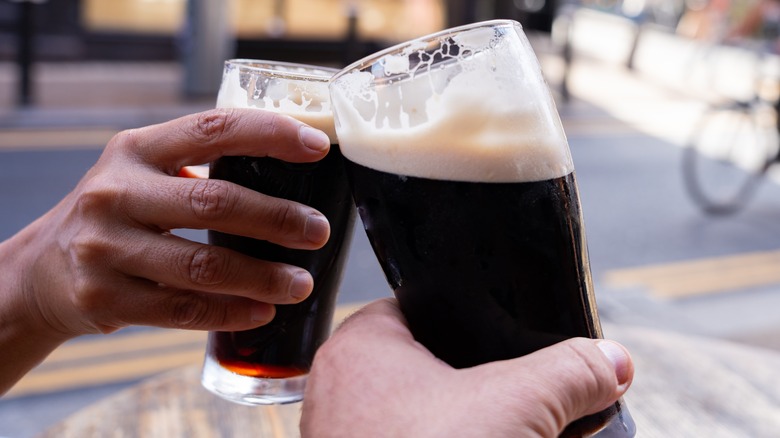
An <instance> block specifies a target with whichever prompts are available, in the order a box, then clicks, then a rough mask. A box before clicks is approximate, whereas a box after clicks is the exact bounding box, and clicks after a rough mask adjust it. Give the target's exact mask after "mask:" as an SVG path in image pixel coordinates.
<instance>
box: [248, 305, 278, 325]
mask: <svg viewBox="0 0 780 438" xmlns="http://www.w3.org/2000/svg"><path fill="white" fill-rule="evenodd" d="M249 314H250V317H251V318H252V322H260V323H263V324H267V323H269V322H271V320H272V319H274V315H275V314H276V308H275V307H274V305H273V304H268V303H260V302H255V303H253V304H252V306H251V307H250V309H249Z"/></svg>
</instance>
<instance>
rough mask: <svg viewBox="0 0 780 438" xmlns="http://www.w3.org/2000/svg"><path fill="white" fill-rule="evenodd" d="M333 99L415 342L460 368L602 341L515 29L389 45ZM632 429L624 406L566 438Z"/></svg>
mask: <svg viewBox="0 0 780 438" xmlns="http://www.w3.org/2000/svg"><path fill="white" fill-rule="evenodd" d="M330 90H331V102H332V105H333V112H334V116H335V120H336V131H337V133H338V138H339V142H340V144H341V150H342V152H343V154H344V157H345V158H346V159H347V175H348V176H349V178H350V183H351V187H352V191H353V196H354V199H355V203H356V205H357V208H358V212H359V213H360V216H361V219H362V222H363V225H364V227H365V230H366V233H367V235H368V238H369V240H370V242H371V244H372V246H373V249H374V252H375V253H376V256H377V258H378V260H379V262H380V264H381V265H382V268H383V270H384V273H385V275H386V277H387V281H388V283H389V284H390V286H391V288H392V289H393V291H394V293H395V295H396V297H397V298H398V301H399V303H400V306H401V310H402V311H403V313H404V315H405V316H406V318H407V320H408V322H409V326H410V329H411V331H412V333H413V334H414V336H415V338H416V339H417V340H418V341H419V342H421V343H422V344H423V345H425V346H426V347H427V348H428V349H429V350H430V351H432V352H433V353H434V354H435V355H436V356H437V357H439V358H441V359H442V360H444V361H446V362H448V363H449V364H450V365H452V366H454V367H457V368H462V367H471V366H474V365H478V364H481V363H485V362H490V361H498V360H503V359H509V358H514V357H518V356H522V355H525V354H527V353H531V352H533V351H535V350H538V349H540V348H543V347H546V346H549V345H551V344H554V343H556V342H559V341H562V340H564V339H567V338H571V337H577V336H584V337H590V338H600V337H601V336H602V333H601V327H600V323H599V319H598V314H597V311H596V303H595V299H594V296H593V286H592V280H591V275H590V267H589V264H588V253H587V248H586V242H585V233H584V228H583V222H582V214H581V211H580V200H579V195H578V192H577V182H576V178H575V174H574V166H573V164H572V159H571V156H570V153H569V147H568V143H567V140H566V137H565V135H564V132H563V128H562V126H561V122H560V119H559V117H558V113H557V110H556V108H555V104H554V102H553V100H552V97H551V94H550V92H549V90H548V88H547V86H546V84H545V81H544V79H543V77H542V74H541V70H540V67H539V65H538V61H537V60H536V57H535V55H534V53H533V51H532V49H531V47H530V44H529V43H528V40H527V39H526V37H525V35H524V33H523V31H522V28H521V26H520V24H519V23H517V22H514V21H504V20H501V21H490V22H485V23H477V24H474V25H469V26H464V27H460V28H455V29H451V30H447V31H443V32H441V33H438V34H434V35H431V36H427V37H423V38H420V39H418V40H414V41H411V42H408V43H404V44H401V45H399V46H396V47H392V48H390V49H387V50H385V51H382V52H379V53H378V54H375V55H372V56H369V57H368V58H365V59H363V60H361V61H358V62H356V63H354V64H352V65H351V66H349V67H347V68H346V69H344V70H342V71H341V72H339V73H338V74H336V75H335V76H334V77H333V78H332V80H331V85H330ZM464 397H468V395H467V394H464ZM634 429H635V427H634V424H633V421H632V419H631V417H630V416H629V413H628V411H627V410H626V408H625V406H624V404H623V402H622V401H620V402H618V403H616V404H615V405H614V406H612V407H611V408H609V409H608V410H606V411H604V412H601V413H599V414H596V415H593V416H590V417H586V418H583V419H581V420H578V421H577V422H575V423H573V424H572V425H571V426H570V427H569V428H568V429H567V431H566V434H565V435H566V436H590V435H592V434H594V433H597V432H600V433H601V434H602V435H600V436H607V437H630V436H633V435H634Z"/></svg>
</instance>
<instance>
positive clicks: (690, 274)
mask: <svg viewBox="0 0 780 438" xmlns="http://www.w3.org/2000/svg"><path fill="white" fill-rule="evenodd" d="M604 281H605V283H606V284H607V285H608V286H610V287H629V286H640V287H644V288H647V290H648V291H649V292H650V293H651V294H653V295H655V296H658V297H662V298H684V297H690V296H697V295H703V294H712V293H722V292H729V291H735V290H739V289H743V288H749V287H756V286H764V285H770V284H780V251H765V252H757V253H749V254H740V255H735V256H724V257H714V258H708V259H700V260H693V261H684V262H678V263H670V264H663V265H654V266H646V267H640V268H631V269H621V270H614V271H610V272H607V274H606V275H605V276H604Z"/></svg>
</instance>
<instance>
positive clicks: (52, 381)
mask: <svg viewBox="0 0 780 438" xmlns="http://www.w3.org/2000/svg"><path fill="white" fill-rule="evenodd" d="M362 305H363V304H362V303H355V304H348V305H344V306H339V307H337V308H336V312H335V315H334V318H333V320H334V322H335V323H334V327H337V324H338V323H340V322H341V321H343V320H344V319H345V318H346V317H347V316H349V315H350V314H352V313H353V312H354V311H355V310H357V309H359V308H360V307H362ZM205 341H206V332H203V331H190V330H162V329H159V330H144V331H139V332H133V333H128V334H124V333H121V332H120V333H116V334H113V335H107V336H103V337H95V338H94V339H80V340H76V341H72V342H68V343H66V344H64V345H63V346H61V347H60V348H58V349H57V350H55V351H54V352H52V354H51V355H49V357H48V358H46V360H45V361H44V362H43V363H41V364H40V365H39V366H38V367H36V368H35V369H34V370H32V371H31V372H30V373H28V374H27V375H26V376H25V377H24V378H23V379H22V380H20V381H19V382H18V383H17V384H16V385H15V386H14V387H13V388H12V389H11V390H10V391H9V392H8V393H7V394H6V395H5V397H9V398H10V397H19V396H23V395H31V394H42V393H47V392H56V391H63V390H67V389H74V388H81V387H88V386H96V385H101V384H108V383H116V382H123V381H130V380H135V379H140V378H144V377H148V376H151V375H154V374H158V373H161V372H163V371H168V370H171V369H174V368H178V367H181V366H185V365H191V364H195V363H200V362H201V361H202V360H203V354H204V352H205Z"/></svg>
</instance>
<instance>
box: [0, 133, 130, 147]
mask: <svg viewBox="0 0 780 438" xmlns="http://www.w3.org/2000/svg"><path fill="white" fill-rule="evenodd" d="M117 132H118V130H117V129H111V128H105V127H96V128H82V129H37V130H32V129H4V130H2V131H0V151H4V150H5V151H8V150H48V149H66V148H69V149H72V148H90V149H92V148H102V147H103V146H105V145H106V143H108V141H109V140H111V137H113V136H114V135H116V133H117Z"/></svg>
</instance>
